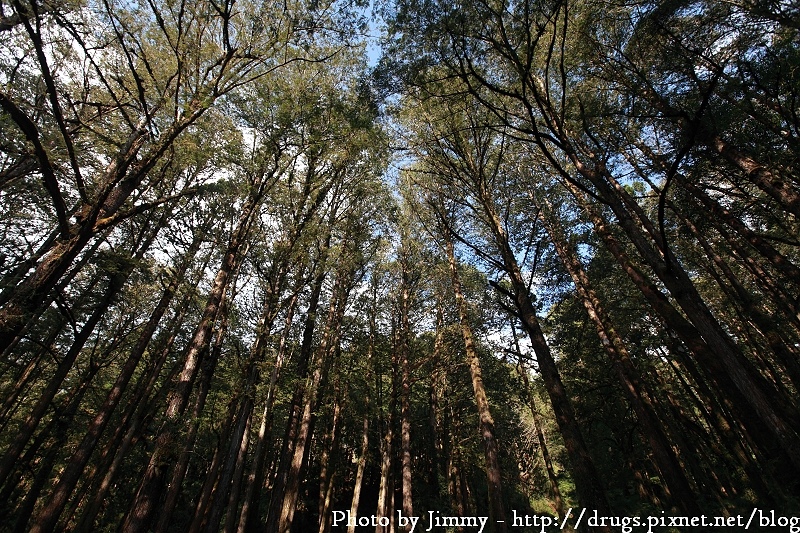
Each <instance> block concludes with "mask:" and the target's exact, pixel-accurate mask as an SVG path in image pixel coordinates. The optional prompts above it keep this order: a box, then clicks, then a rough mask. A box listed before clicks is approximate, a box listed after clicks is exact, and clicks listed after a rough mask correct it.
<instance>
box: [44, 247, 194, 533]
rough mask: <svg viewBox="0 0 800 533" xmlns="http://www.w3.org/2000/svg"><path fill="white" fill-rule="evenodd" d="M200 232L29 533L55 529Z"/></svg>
mask: <svg viewBox="0 0 800 533" xmlns="http://www.w3.org/2000/svg"><path fill="white" fill-rule="evenodd" d="M201 233H202V232H197V234H196V235H195V237H194V239H193V241H192V244H191V245H190V247H189V249H188V251H187V252H186V255H185V257H184V259H183V261H182V262H181V265H180V267H179V268H178V270H177V271H176V272H175V273H174V274H173V276H172V279H171V281H170V283H169V285H168V286H167V289H166V290H165V291H164V294H163V295H162V296H161V299H160V300H159V302H158V304H156V307H155V309H154V311H153V313H152V314H151V315H150V319H149V320H148V321H147V323H146V324H145V326H144V329H143V330H142V331H141V333H140V334H139V338H138V339H137V341H136V344H134V346H133V348H132V349H131V353H130V354H129V356H128V359H127V360H126V361H125V363H124V364H123V366H122V370H121V371H120V374H119V376H117V379H116V381H115V383H114V385H113V386H112V388H111V390H110V391H109V393H108V395H107V396H106V399H105V401H104V402H103V405H102V406H101V407H100V409H99V410H98V412H97V414H96V415H95V418H94V420H93V421H92V422H91V424H90V426H89V430H88V431H87V433H86V435H84V438H83V440H82V441H81V443H80V444H79V445H78V447H77V448H76V449H75V451H74V452H73V454H72V456H71V457H70V459H69V460H68V461H67V466H66V468H65V469H64V471H63V472H62V474H61V477H60V478H59V480H58V483H57V485H56V487H55V488H54V489H53V492H52V494H51V496H50V499H49V501H48V502H47V503H46V504H45V505H44V507H43V508H42V510H41V512H40V513H39V514H38V516H37V518H36V523H35V524H34V526H33V527H32V528H31V533H45V532H47V533H49V532H50V531H52V530H53V528H54V527H55V525H56V522H57V521H58V517H59V516H60V515H61V513H62V512H63V510H64V506H65V505H66V503H67V499H68V497H69V496H70V494H72V492H73V490H74V489H75V485H76V484H77V483H78V479H79V478H80V476H81V475H82V473H83V470H84V468H85V467H86V465H87V463H88V462H89V459H90V458H91V455H92V452H93V451H94V448H95V446H96V445H97V443H98V441H99V440H100V437H101V436H102V434H103V431H104V430H105V428H106V425H107V424H108V422H109V421H110V420H111V415H112V413H113V412H114V410H115V409H116V407H117V404H118V403H119V401H120V399H121V398H122V395H123V393H124V392H125V389H126V387H127V386H128V382H129V381H130V379H131V377H132V376H133V373H134V371H135V370H136V367H137V366H138V365H139V360H140V359H141V357H142V355H144V352H145V350H146V349H147V346H148V345H149V344H150V340H151V338H152V337H153V334H154V333H155V331H156V328H157V327H158V324H159V322H160V321H161V318H162V317H163V316H164V313H165V312H166V311H167V308H168V307H169V304H170V302H171V301H172V298H173V296H174V295H175V291H176V290H177V289H178V285H179V284H180V283H181V282H182V281H183V276H184V274H185V272H186V269H187V268H188V266H189V263H190V262H191V260H192V259H194V256H195V254H196V253H197V251H198V250H199V248H200V244H201V242H202V239H201V237H200V234H201Z"/></svg>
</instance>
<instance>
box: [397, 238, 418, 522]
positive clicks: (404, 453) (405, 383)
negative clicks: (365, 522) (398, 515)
mask: <svg viewBox="0 0 800 533" xmlns="http://www.w3.org/2000/svg"><path fill="white" fill-rule="evenodd" d="M401 247H402V248H403V249H401V251H400V255H401V257H400V269H401V272H400V302H399V306H400V309H399V311H400V316H399V330H398V335H397V345H396V346H395V347H394V351H395V353H396V357H397V359H398V360H399V362H400V375H401V378H400V379H401V381H400V470H401V477H402V498H403V500H402V510H403V515H404V516H406V517H410V516H414V505H413V494H412V483H411V476H412V460H411V361H410V359H411V326H410V324H409V316H408V315H409V310H410V309H409V308H410V306H411V294H410V293H411V287H410V286H409V285H410V272H409V264H408V262H409V257H408V252H407V250H406V249H405V243H404V244H403V245H401ZM406 527H407V528H410V527H411V525H410V523H409V524H408V526H406Z"/></svg>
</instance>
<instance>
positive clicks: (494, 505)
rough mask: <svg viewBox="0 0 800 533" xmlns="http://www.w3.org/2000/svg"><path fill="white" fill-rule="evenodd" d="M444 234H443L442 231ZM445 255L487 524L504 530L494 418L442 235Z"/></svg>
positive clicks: (453, 265) (449, 250)
mask: <svg viewBox="0 0 800 533" xmlns="http://www.w3.org/2000/svg"><path fill="white" fill-rule="evenodd" d="M445 233H446V232H445ZM445 239H446V242H445V252H446V254H447V262H448V264H449V265H450V276H451V282H452V286H453V293H454V294H455V297H456V307H457V308H458V318H459V323H460V325H461V336H462V337H463V338H464V350H465V352H466V354H467V364H468V365H469V372H470V376H471V378H472V390H473V393H474V394H475V404H476V405H477V407H478V418H479V420H480V428H479V429H480V434H481V440H482V441H483V455H484V458H485V460H486V479H487V486H488V492H489V522H490V523H491V524H492V525H493V530H494V531H498V532H499V531H505V530H506V525H505V520H506V515H505V510H504V509H503V490H502V486H501V475H500V461H499V459H498V447H497V438H496V437H495V430H494V419H493V418H492V413H491V409H490V408H489V401H488V399H487V398H486V389H485V387H484V385H483V376H482V370H481V363H480V359H478V352H477V349H476V348H475V339H474V337H473V334H472V327H471V326H470V324H469V317H468V315H467V303H466V301H465V299H464V293H463V291H462V290H461V278H460V276H459V275H458V266H457V265H456V256H455V252H454V250H453V241H452V238H450V236H449V235H447V234H446V236H445Z"/></svg>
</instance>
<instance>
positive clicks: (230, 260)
mask: <svg viewBox="0 0 800 533" xmlns="http://www.w3.org/2000/svg"><path fill="white" fill-rule="evenodd" d="M256 189H257V190H256V191H254V192H253V193H251V196H250V197H249V198H248V200H247V202H245V205H243V206H242V213H241V215H240V216H239V220H238V221H237V224H236V228H235V229H234V231H233V234H232V235H231V238H230V241H229V243H228V247H227V249H226V251H225V254H224V256H223V259H222V264H221V266H220V268H219V270H218V271H217V274H216V276H215V278H214V282H213V284H212V286H211V290H210V291H209V295H208V300H207V301H206V305H205V308H204V310H203V316H202V318H201V319H200V323H199V324H198V326H197V328H196V329H195V332H194V334H193V335H192V340H191V342H190V343H189V347H188V349H187V350H186V354H185V356H184V364H183V369H182V371H181V373H180V376H179V378H178V382H177V384H176V385H175V389H174V390H173V391H172V392H171V393H170V396H169V398H168V400H167V408H166V412H165V416H164V420H163V422H162V423H161V426H160V428H159V430H158V432H157V434H156V436H155V441H156V445H155V448H154V450H153V452H152V454H151V456H150V462H149V464H148V466H147V470H146V471H145V474H144V476H143V477H142V481H141V483H140V485H139V489H138V490H137V493H136V496H135V498H134V500H133V502H132V504H131V508H130V510H129V512H128V514H127V516H126V518H125V521H124V523H123V527H122V531H123V532H124V533H140V532H144V531H145V530H146V529H147V528H148V527H149V525H150V521H151V520H152V517H153V514H154V512H155V511H156V508H157V506H158V501H159V499H160V497H161V491H162V489H163V485H164V482H165V477H166V474H167V470H168V469H169V467H170V465H173V464H175V463H176V462H177V459H178V456H179V454H180V449H181V447H180V446H179V444H178V433H179V426H180V422H181V419H182V417H183V412H184V411H185V409H186V406H187V404H188V402H189V396H190V393H191V390H192V386H193V385H194V381H195V377H196V375H197V371H198V369H199V368H200V363H201V360H202V355H203V354H204V352H207V351H208V346H209V343H210V341H211V330H212V327H213V325H214V321H215V319H216V318H217V314H218V311H219V308H220V306H221V305H222V302H223V299H224V297H225V291H226V289H227V287H228V283H229V281H230V279H231V277H232V275H233V273H234V271H235V270H236V268H237V266H238V265H239V263H240V261H241V259H242V258H241V255H242V251H243V250H244V248H245V247H246V242H247V236H248V234H249V229H250V225H251V223H252V221H253V218H254V217H253V214H254V213H255V212H256V209H257V207H258V205H259V204H260V200H261V197H262V195H263V193H264V184H263V183H262V184H260V186H258V187H256Z"/></svg>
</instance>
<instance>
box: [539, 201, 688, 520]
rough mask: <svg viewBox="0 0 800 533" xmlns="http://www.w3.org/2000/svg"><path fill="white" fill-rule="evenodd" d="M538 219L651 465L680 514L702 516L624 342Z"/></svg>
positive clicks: (579, 270) (556, 237) (550, 222)
mask: <svg viewBox="0 0 800 533" xmlns="http://www.w3.org/2000/svg"><path fill="white" fill-rule="evenodd" d="M539 218H540V220H541V221H542V223H543V224H544V226H545V228H546V229H547V232H548V234H549V235H550V240H551V242H552V243H553V245H554V246H555V248H556V253H557V254H558V256H559V258H560V259H561V263H562V264H563V265H564V268H566V270H567V272H569V274H570V276H571V277H572V280H573V282H574V284H575V288H576V290H577V292H578V295H579V296H580V298H581V301H582V303H583V306H584V308H585V309H586V312H587V314H588V316H589V319H590V320H591V321H592V322H593V323H594V325H595V329H596V331H597V335H598V337H599V338H600V342H601V344H602V345H603V348H604V349H605V351H606V353H607V354H608V356H609V359H610V360H611V363H612V365H613V366H614V368H615V369H616V372H617V375H618V377H619V379H620V382H621V384H622V388H623V391H624V392H625V395H626V396H627V397H628V401H629V402H630V403H631V405H632V407H633V409H634V412H635V413H636V416H637V418H638V420H639V422H640V423H641V424H642V433H643V436H644V437H645V440H646V441H647V442H648V444H649V445H650V449H651V450H652V451H653V462H654V463H655V465H656V468H658V470H659V473H660V474H661V476H662V478H663V479H664V481H665V483H666V485H667V488H668V490H669V492H670V494H671V496H672V497H673V498H674V499H675V501H676V503H679V504H680V506H681V510H682V511H684V512H686V513H688V514H693V515H696V516H699V515H700V514H702V510H701V509H700V507H699V506H698V504H697V499H696V497H695V496H694V495H695V493H696V490H695V489H693V488H692V486H691V485H690V483H689V480H688V479H687V477H686V475H685V473H684V471H683V467H682V466H681V464H680V461H679V460H678V457H677V456H676V455H675V452H674V451H673V449H672V447H671V445H670V443H669V441H668V440H667V436H666V435H665V434H664V430H663V429H662V422H661V421H660V420H659V418H658V415H657V414H656V412H655V409H654V407H653V405H652V402H651V400H650V398H649V397H648V396H647V395H646V394H643V387H642V385H641V377H640V376H639V372H638V370H637V369H636V368H635V367H634V366H633V362H632V360H631V357H630V354H629V353H628V349H627V347H626V346H625V342H624V341H623V340H622V338H621V337H620V336H619V334H618V333H617V331H616V329H615V328H614V326H613V324H612V323H611V320H610V318H609V316H608V315H607V313H606V312H605V310H604V309H603V306H602V304H601V303H600V298H599V297H598V296H597V294H596V293H595V291H594V289H593V288H592V285H591V282H590V281H589V277H588V276H587V275H586V272H585V271H584V270H583V267H582V266H581V264H580V262H579V261H578V258H577V256H576V254H575V252H574V251H573V250H572V249H571V248H570V247H569V245H568V244H567V243H566V242H565V240H564V237H563V235H564V230H563V228H561V227H560V224H559V223H558V221H557V220H555V219H553V218H551V217H547V216H546V215H545V214H544V213H543V212H541V211H540V217H539Z"/></svg>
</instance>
